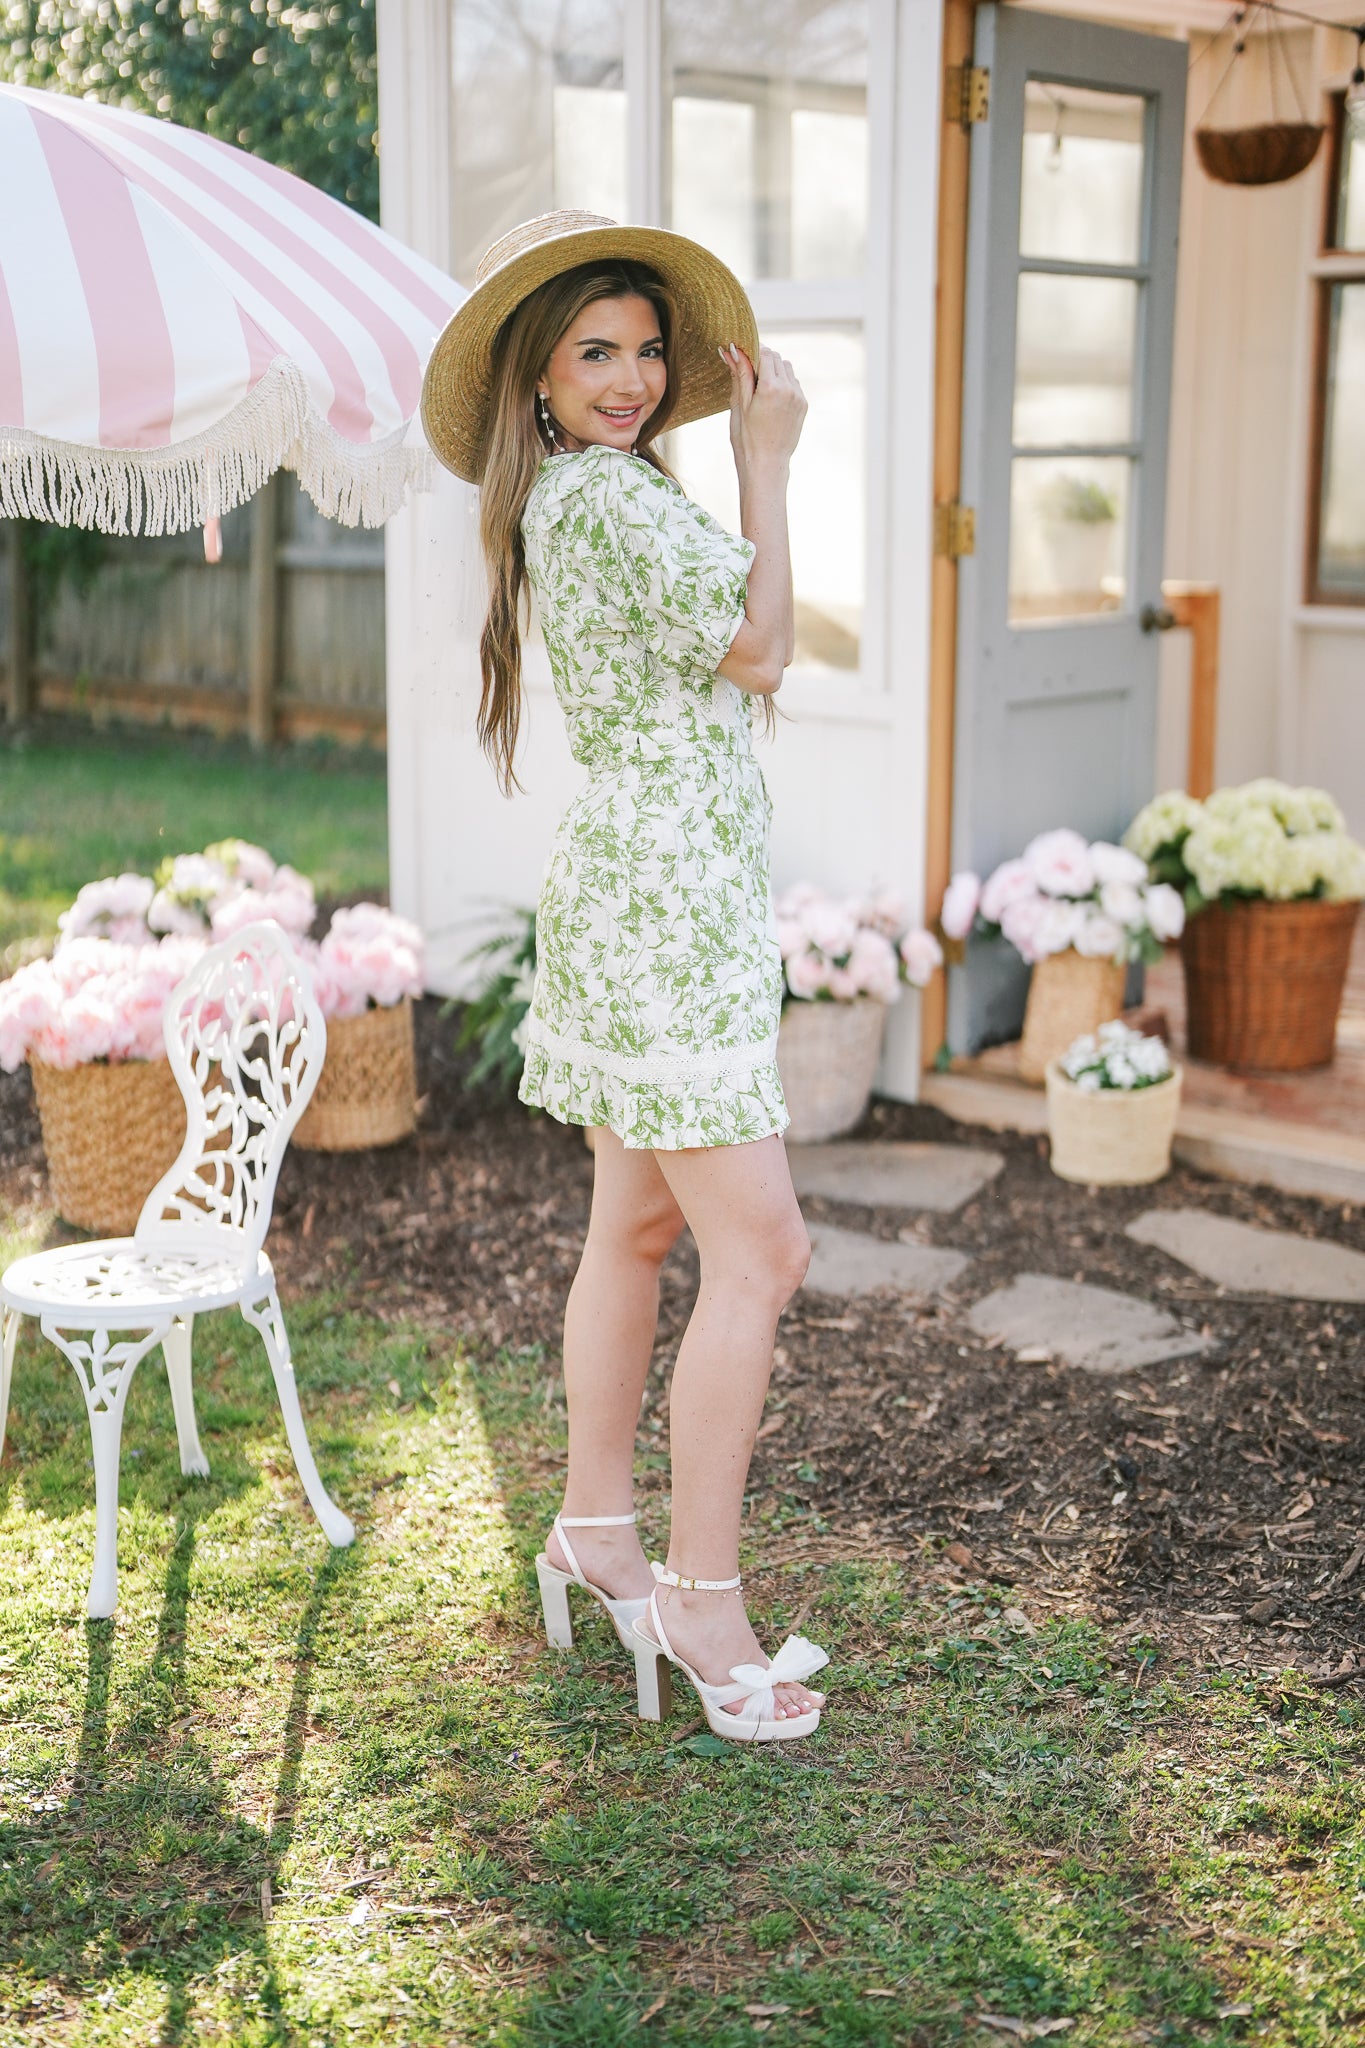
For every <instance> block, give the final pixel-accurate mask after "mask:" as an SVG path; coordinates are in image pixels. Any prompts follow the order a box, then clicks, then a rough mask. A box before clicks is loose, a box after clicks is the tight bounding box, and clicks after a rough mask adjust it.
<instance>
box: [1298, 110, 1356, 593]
mask: <svg viewBox="0 0 1365 2048" xmlns="http://www.w3.org/2000/svg"><path fill="white" fill-rule="evenodd" d="M1329 103H1330V112H1329V116H1328V121H1329V146H1328V152H1327V175H1326V178H1325V180H1324V188H1323V194H1322V211H1321V214H1320V216H1319V222H1320V225H1319V237H1318V241H1319V246H1318V253H1317V255H1316V256H1315V257H1314V259H1313V261H1312V264H1311V266H1310V280H1311V283H1310V289H1311V291H1312V293H1313V314H1312V319H1313V341H1312V347H1311V351H1310V356H1309V364H1310V368H1309V375H1310V378H1311V386H1312V389H1311V402H1310V411H1309V428H1308V488H1307V507H1306V510H1307V517H1306V519H1305V521H1304V563H1303V601H1304V603H1305V605H1313V606H1323V605H1330V606H1337V607H1349V608H1351V609H1353V610H1356V611H1361V612H1365V590H1361V591H1354V592H1353V591H1344V590H1335V589H1331V588H1328V587H1325V586H1324V584H1323V582H1322V579H1321V574H1320V568H1321V560H1322V554H1321V548H1322V487H1323V481H1324V468H1325V455H1326V447H1325V437H1326V432H1327V369H1328V363H1327V354H1328V347H1329V343H1330V337H1331V327H1332V294H1333V291H1334V290H1335V289H1336V288H1337V287H1338V286H1339V285H1344V284H1359V285H1365V249H1340V248H1337V247H1336V245H1335V235H1336V219H1337V210H1338V201H1339V196H1340V187H1341V174H1342V154H1343V150H1344V147H1345V140H1346V93H1345V91H1344V89H1343V90H1340V91H1336V92H1333V93H1331V94H1330V95H1329Z"/></svg>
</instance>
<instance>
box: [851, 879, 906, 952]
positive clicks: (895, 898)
mask: <svg viewBox="0 0 1365 2048" xmlns="http://www.w3.org/2000/svg"><path fill="white" fill-rule="evenodd" d="M857 921H858V923H859V924H861V925H863V926H864V927H865V928H866V929H867V930H869V931H874V932H877V933H878V934H879V935H880V936H881V937H882V938H885V939H892V940H894V939H895V938H896V937H897V935H898V934H899V933H901V932H903V931H904V930H905V898H904V897H903V896H900V895H898V894H897V892H896V891H895V890H894V889H879V890H877V891H876V893H875V894H874V895H872V896H870V897H869V898H868V899H867V901H866V903H864V904H863V905H862V907H861V911H860V914H859V916H858V920H857Z"/></svg>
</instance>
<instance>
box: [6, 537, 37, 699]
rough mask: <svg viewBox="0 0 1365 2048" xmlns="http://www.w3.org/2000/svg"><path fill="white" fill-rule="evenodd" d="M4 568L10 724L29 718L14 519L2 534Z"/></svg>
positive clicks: (20, 549) (29, 666)
mask: <svg viewBox="0 0 1365 2048" xmlns="http://www.w3.org/2000/svg"><path fill="white" fill-rule="evenodd" d="M5 558H6V560H5V566H6V568H7V570H8V573H9V635H8V641H9V644H8V646H7V647H6V649H5V667H6V669H7V670H8V680H9V716H10V723H11V724H12V725H19V724H22V722H23V721H24V719H26V718H31V717H32V716H33V709H34V706H33V646H32V640H31V633H30V620H29V605H28V575H27V572H26V571H25V568H24V531H23V528H22V526H21V525H20V524H19V521H18V520H17V519H11V520H10V521H9V522H8V525H7V528H6V535H5Z"/></svg>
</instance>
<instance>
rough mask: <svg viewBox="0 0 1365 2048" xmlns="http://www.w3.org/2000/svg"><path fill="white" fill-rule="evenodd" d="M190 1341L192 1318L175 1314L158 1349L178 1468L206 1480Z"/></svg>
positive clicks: (206, 1473) (192, 1328)
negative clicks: (162, 1358) (177, 1448)
mask: <svg viewBox="0 0 1365 2048" xmlns="http://www.w3.org/2000/svg"><path fill="white" fill-rule="evenodd" d="M193 1343H194V1317H193V1316H192V1315H183V1316H177V1317H176V1320H175V1321H174V1322H173V1323H172V1324H171V1327H170V1329H169V1330H167V1332H166V1334H165V1336H164V1337H163V1338H162V1340H161V1349H162V1351H163V1352H164V1353H165V1356H166V1378H167V1380H168V1381H169V1382H170V1389H171V1406H172V1408H173V1409H174V1410H175V1433H176V1436H177V1437H178V1438H179V1441H180V1469H181V1471H182V1472H183V1473H184V1474H185V1475H186V1477H188V1478H194V1479H207V1478H208V1476H209V1461H208V1459H207V1458H206V1457H205V1456H204V1452H203V1449H202V1447H201V1445H200V1442H199V1427H198V1424H197V1423H196V1422H195V1419H194V1380H193V1377H192V1374H191V1368H190V1357H191V1351H192V1348H193Z"/></svg>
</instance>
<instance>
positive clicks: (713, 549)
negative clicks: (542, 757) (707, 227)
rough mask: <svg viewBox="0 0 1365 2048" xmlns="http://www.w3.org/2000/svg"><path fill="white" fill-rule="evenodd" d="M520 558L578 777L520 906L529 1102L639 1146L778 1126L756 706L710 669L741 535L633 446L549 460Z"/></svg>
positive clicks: (748, 551) (782, 1113)
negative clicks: (753, 723)
mask: <svg viewBox="0 0 1365 2048" xmlns="http://www.w3.org/2000/svg"><path fill="white" fill-rule="evenodd" d="M522 534H523V537H524V540H525V543H526V565H527V573H528V575H529V578H530V582H531V587H532V589H533V590H534V592H535V596H536V601H537V604H538V607H539V611H540V618H541V625H542V628H543V631H544V634H545V644H546V648H547V650H548V652H549V657H550V666H551V669H552V671H553V674H554V680H555V690H556V694H557V696H558V698H559V703H560V707H561V709H562V710H563V712H564V716H565V719H566V720H567V723H568V728H569V744H570V746H571V748H572V750H573V755H574V759H575V760H577V761H579V762H581V763H582V765H583V766H584V767H585V768H586V769H587V771H588V780H587V782H586V784H585V786H584V788H583V789H582V790H581V791H580V793H579V795H578V796H577V797H576V798H575V800H574V802H573V803H572V804H571V805H570V806H569V809H568V811H567V813H566V814H565V816H564V819H563V821H562V822H561V824H560V827H559V830H558V833H557V834H556V837H555V842H554V846H553V849H552V851H551V854H550V859H549V862H548V865H547V867H546V871H545V879H544V883H543V885H542V888H541V892H540V902H539V906H538V909H537V913H536V942H537V968H536V979H535V994H534V996H533V998H532V1002H531V1008H530V1011H529V1013H528V1017H527V1021H526V1027H525V1044H526V1067H525V1072H524V1074H523V1077H522V1082H521V1099H522V1101H523V1102H529V1103H535V1104H538V1105H539V1106H540V1107H541V1108H543V1109H548V1110H549V1112H550V1114H551V1115H552V1116H555V1117H557V1118H558V1119H559V1120H560V1122H561V1123H573V1124H597V1125H604V1126H606V1127H607V1128H609V1129H611V1130H613V1131H615V1132H616V1134H617V1136H618V1137H620V1138H621V1139H622V1140H623V1142H624V1143H625V1144H626V1145H629V1146H631V1147H633V1148H635V1149H637V1150H643V1149H645V1148H647V1147H657V1148H659V1149H660V1150H665V1151H671V1150H675V1149H677V1148H680V1147H682V1146H692V1145H736V1144H740V1143H743V1142H745V1141H747V1140H749V1139H753V1138H764V1137H767V1136H769V1135H770V1134H771V1133H772V1132H774V1131H781V1130H783V1129H784V1128H785V1126H786V1124H787V1121H788V1119H787V1111H786V1106H785V1104H784V1102H783V1100H782V1085H781V1082H780V1081H779V1080H778V1075H777V1020H778V1013H779V1009H780V1006H781V999H782V963H781V956H780V954H779V952H778V946H777V934H776V929H775V924H774V917H773V909H772V898H771V893H770V890H769V886H768V826H769V822H770V819H771V815H772V806H771V804H770V802H769V799H768V792H767V789H766V788H765V786H764V782H763V776H762V773H761V771H760V769H759V766H758V762H757V760H756V759H755V757H754V752H753V747H752V743H751V739H750V707H751V700H750V699H749V698H748V697H747V696H746V694H745V692H744V691H742V690H739V689H736V687H735V685H734V684H733V683H730V682H727V681H726V680H725V679H724V678H723V677H721V676H718V675H717V674H716V667H717V664H718V663H719V662H721V661H723V660H724V658H725V655H726V653H727V651H728V650H729V647H730V644H731V642H732V641H733V639H734V637H735V635H736V633H737V632H738V631H739V628H740V625H741V623H742V621H743V618H744V599H745V592H746V579H747V575H748V570H749V564H750V562H751V561H752V560H753V556H754V546H753V542H752V541H748V540H742V539H739V538H738V537H737V536H736V535H734V534H732V533H728V532H727V531H726V529H725V528H724V527H723V526H721V525H719V524H718V523H717V521H716V520H714V519H712V517H711V516H710V514H709V513H707V512H705V511H703V509H702V508H701V506H700V505H697V504H695V503H694V502H693V501H692V499H690V498H689V497H687V496H686V494H685V493H684V492H683V491H682V490H681V489H680V488H679V486H678V485H677V484H675V483H673V482H672V481H671V480H670V479H669V478H667V477H664V476H661V475H660V473H659V472H658V470H656V469H655V468H653V466H652V465H651V464H650V463H648V462H645V461H644V460H643V459H642V458H641V457H639V456H636V455H627V454H625V453H624V452H623V451H622V450H620V449H616V448H607V447H603V446H596V447H591V448H584V449H581V450H579V451H576V452H574V453H571V454H567V455H551V456H547V457H546V459H545V461H544V463H543V464H542V466H541V470H540V474H539V476H538V477H537V479H536V481H535V483H534V484H533V485H532V488H531V494H530V497H529V498H528V500H527V504H526V511H525V514H524V516H523V519H522Z"/></svg>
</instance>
